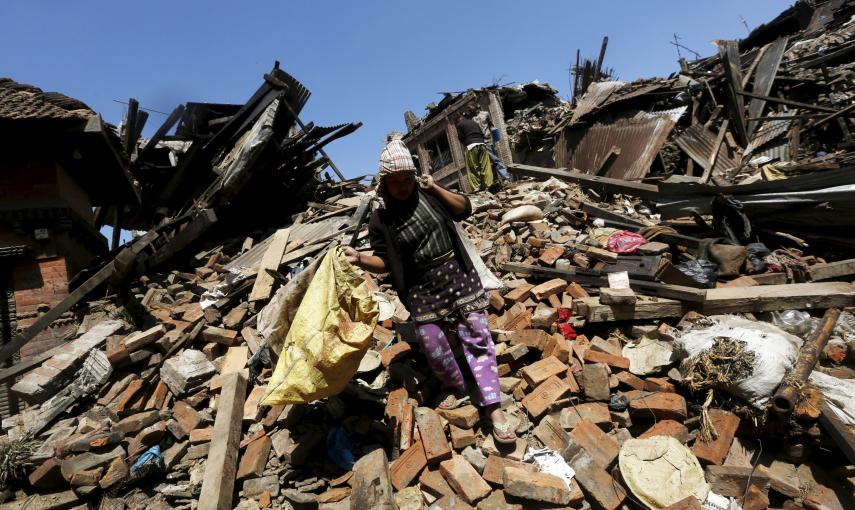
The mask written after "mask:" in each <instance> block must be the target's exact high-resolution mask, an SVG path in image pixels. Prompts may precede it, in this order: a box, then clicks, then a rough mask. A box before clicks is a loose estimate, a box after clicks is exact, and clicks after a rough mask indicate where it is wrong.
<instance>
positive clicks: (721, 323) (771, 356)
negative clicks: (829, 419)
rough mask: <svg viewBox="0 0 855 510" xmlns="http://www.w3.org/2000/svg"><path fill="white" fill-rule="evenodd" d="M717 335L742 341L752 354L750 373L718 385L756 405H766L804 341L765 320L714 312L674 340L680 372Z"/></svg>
mask: <svg viewBox="0 0 855 510" xmlns="http://www.w3.org/2000/svg"><path fill="white" fill-rule="evenodd" d="M720 338H725V339H734V340H737V341H740V342H744V343H745V347H744V350H745V352H746V353H752V354H753V356H754V362H753V364H752V367H751V368H752V371H751V374H749V375H747V376H746V377H744V378H741V379H734V380H731V381H730V382H729V383H728V384H726V385H722V386H721V389H723V390H725V391H727V392H729V393H731V394H733V395H736V396H738V397H740V398H742V399H744V400H747V401H748V402H749V403H750V404H752V405H754V406H755V407H757V408H763V407H764V406H765V404H766V402H767V401H768V400H769V397H771V396H772V393H773V392H774V391H775V389H776V388H777V387H778V385H779V384H780V383H781V379H783V378H784V376H785V375H786V374H787V372H788V371H789V370H791V369H792V368H793V365H794V364H795V362H796V358H797V357H798V355H799V349H801V347H802V343H803V342H802V340H801V339H800V338H799V337H797V336H795V335H792V334H790V333H787V332H786V331H784V330H782V329H781V328H779V327H777V326H775V325H773V324H769V323H768V322H760V321H751V320H748V319H744V318H742V317H737V316H735V315H714V316H711V317H707V318H705V319H704V320H703V321H698V322H696V323H695V324H693V325H691V326H690V327H689V328H688V329H687V330H685V331H684V332H682V333H681V334H680V335H679V336H678V337H677V339H676V341H675V346H676V347H677V351H676V352H675V353H676V354H677V356H678V358H679V359H681V360H682V362H681V364H680V372H681V373H682V375H683V376H684V377H685V376H686V375H687V372H686V369H687V367H688V366H690V364H691V363H692V360H693V358H695V357H696V356H699V355H701V354H703V353H704V352H705V351H707V350H709V349H710V348H712V347H713V344H714V343H715V342H716V341H717V340H718V339H720ZM717 368H718V369H719V370H722V371H723V370H727V369H728V367H726V366H718V367H717Z"/></svg>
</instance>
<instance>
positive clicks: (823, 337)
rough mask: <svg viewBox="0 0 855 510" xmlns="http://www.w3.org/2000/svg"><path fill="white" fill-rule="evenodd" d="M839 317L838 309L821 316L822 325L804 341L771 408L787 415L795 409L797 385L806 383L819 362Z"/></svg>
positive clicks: (773, 398) (827, 311)
mask: <svg viewBox="0 0 855 510" xmlns="http://www.w3.org/2000/svg"><path fill="white" fill-rule="evenodd" d="M838 317H840V309H839V308H829V309H828V310H826V311H825V315H823V316H822V323H821V324H820V326H819V327H818V328H817V329H816V330H815V331H814V332H813V335H812V336H811V338H810V339H808V340H807V341H805V343H804V345H802V349H801V351H799V357H798V358H797V359H796V363H795V365H794V366H793V370H792V372H790V373H789V374H788V375H787V377H786V378H785V379H786V381H785V382H782V383H781V386H780V387H779V388H778V391H777V392H775V395H774V397H772V406H773V407H774V409H775V411H777V412H779V413H789V412H791V411H792V410H793V408H794V407H795V402H796V399H797V396H798V389H797V388H796V386H797V385H799V386H800V385H801V383H804V382H805V381H807V379H808V377H809V376H810V373H811V372H813V367H815V366H816V362H817V360H819V354H820V353H821V352H822V349H823V348H824V347H825V344H827V343H828V337H829V336H831V332H832V331H834V326H836V325H837V319H838Z"/></svg>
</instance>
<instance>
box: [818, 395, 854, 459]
mask: <svg viewBox="0 0 855 510" xmlns="http://www.w3.org/2000/svg"><path fill="white" fill-rule="evenodd" d="M820 410H821V411H822V413H821V414H820V415H819V423H821V424H822V426H823V428H824V429H825V430H826V431H827V432H828V434H829V435H830V436H831V438H832V439H834V442H835V443H837V446H838V447H840V450H841V451H842V452H843V454H844V455H846V458H847V459H849V462H851V463H853V464H855V429H853V427H849V426H847V425H846V424H845V423H843V420H841V419H840V418H838V417H837V416H836V415H835V414H834V411H832V410H831V409H830V408H829V406H828V404H826V403H825V402H823V404H822V405H821V406H820Z"/></svg>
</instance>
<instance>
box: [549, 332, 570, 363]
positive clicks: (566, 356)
mask: <svg viewBox="0 0 855 510" xmlns="http://www.w3.org/2000/svg"><path fill="white" fill-rule="evenodd" d="M549 356H555V357H556V358H558V361H560V362H561V363H568V362H569V361H570V342H569V341H568V340H567V339H566V338H564V337H563V336H561V334H559V333H555V334H553V335H551V336H550V337H549V340H547V341H546V346H545V347H544V348H543V357H544V358H548V357H549Z"/></svg>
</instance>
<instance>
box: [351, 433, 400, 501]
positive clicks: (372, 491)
mask: <svg viewBox="0 0 855 510" xmlns="http://www.w3.org/2000/svg"><path fill="white" fill-rule="evenodd" d="M352 487H353V492H352V493H351V495H350V507H351V508H376V509H378V510H396V508H395V500H394V498H393V496H392V482H391V480H390V477H389V461H388V460H387V459H386V452H384V451H383V449H382V448H377V449H376V450H373V451H372V452H371V453H369V454H367V455H363V456H362V457H361V458H360V459H359V460H358V461H357V462H356V464H355V465H354V466H353V479H352Z"/></svg>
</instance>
